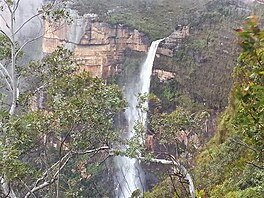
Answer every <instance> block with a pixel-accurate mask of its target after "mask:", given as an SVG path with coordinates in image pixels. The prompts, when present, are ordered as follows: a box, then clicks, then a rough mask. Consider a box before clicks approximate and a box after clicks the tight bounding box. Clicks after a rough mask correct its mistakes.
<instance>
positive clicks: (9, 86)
mask: <svg viewBox="0 0 264 198" xmlns="http://www.w3.org/2000/svg"><path fill="white" fill-rule="evenodd" d="M0 72H1V74H2V76H3V77H4V79H5V82H6V85H7V86H8V88H9V89H10V91H12V87H11V85H10V83H9V82H8V80H7V77H6V75H5V74H4V72H3V71H2V70H0Z"/></svg>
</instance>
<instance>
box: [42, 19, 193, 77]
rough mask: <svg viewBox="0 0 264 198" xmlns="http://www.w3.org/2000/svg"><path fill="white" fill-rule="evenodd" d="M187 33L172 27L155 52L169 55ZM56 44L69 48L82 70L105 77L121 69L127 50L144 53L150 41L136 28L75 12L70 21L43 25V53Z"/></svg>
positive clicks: (186, 28) (52, 49)
mask: <svg viewBox="0 0 264 198" xmlns="http://www.w3.org/2000/svg"><path fill="white" fill-rule="evenodd" d="M188 35H189V27H185V26H184V27H181V28H180V29H178V30H175V31H174V32H173V33H172V34H171V35H170V36H169V37H167V38H166V39H165V40H164V42H163V43H161V45H160V47H159V48H158V50H157V54H159V55H164V56H170V57H172V56H173V54H174V50H175V49H176V48H177V46H178V45H179V42H180V41H181V40H182V39H184V38H185V37H186V36H188ZM58 46H64V47H66V48H68V49H70V50H72V51H73V52H74V56H75V58H76V60H77V61H78V62H79V63H80V64H81V65H83V69H84V70H87V71H89V72H91V74H92V75H93V76H97V77H100V78H105V77H107V76H109V75H111V74H113V73H114V72H116V71H118V70H119V69H120V68H121V65H122V63H123V61H124V58H125V57H124V56H125V51H126V50H132V51H137V52H143V53H147V51H148V46H149V41H148V38H147V37H146V35H144V34H143V33H140V32H139V31H138V30H136V29H131V28H129V27H127V26H124V25H121V24H118V25H110V24H108V23H104V22H97V21H95V20H94V18H91V17H89V16H85V15H84V16H82V17H80V16H78V15H76V16H74V18H73V22H72V23H71V24H67V23H66V22H65V23H62V24H56V25H54V24H52V25H51V24H45V35H44V39H43V52H44V53H51V52H53V51H54V50H55V49H56V48H57V47H58Z"/></svg>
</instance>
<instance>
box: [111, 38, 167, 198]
mask: <svg viewBox="0 0 264 198" xmlns="http://www.w3.org/2000/svg"><path fill="white" fill-rule="evenodd" d="M162 40H163V39H160V40H157V41H154V42H152V44H151V46H150V48H149V52H148V56H147V59H146V61H145V62H144V64H143V65H142V67H141V69H140V80H139V82H138V83H137V84H133V85H131V86H129V87H126V91H125V98H126V99H127V101H128V104H129V107H128V108H127V109H126V111H125V117H126V120H127V122H128V129H127V132H126V133H124V134H123V135H124V139H130V138H131V137H133V135H134V133H135V131H134V126H135V122H136V121H138V120H140V121H141V122H142V124H143V126H145V122H146V118H147V112H143V113H140V112H141V111H139V110H138V108H137V106H138V99H137V96H138V94H139V93H141V94H148V93H149V87H150V77H151V73H152V67H153V62H154V59H155V55H156V51H157V48H158V45H159V43H160V42H161V41H162ZM144 108H148V103H147V102H145V104H144ZM115 163H116V166H117V173H116V178H115V181H116V183H117V187H116V197H117V198H128V197H130V196H131V194H132V193H133V192H134V191H135V190H137V189H138V190H140V191H141V192H144V190H145V175H144V172H143V171H142V169H141V166H140V161H139V160H137V159H132V158H128V157H122V156H118V157H116V158H115Z"/></svg>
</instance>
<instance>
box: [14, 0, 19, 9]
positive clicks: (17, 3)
mask: <svg viewBox="0 0 264 198" xmlns="http://www.w3.org/2000/svg"><path fill="white" fill-rule="evenodd" d="M19 3H20V0H18V1H17V2H16V5H15V7H14V10H13V12H16V11H17V8H18V6H19Z"/></svg>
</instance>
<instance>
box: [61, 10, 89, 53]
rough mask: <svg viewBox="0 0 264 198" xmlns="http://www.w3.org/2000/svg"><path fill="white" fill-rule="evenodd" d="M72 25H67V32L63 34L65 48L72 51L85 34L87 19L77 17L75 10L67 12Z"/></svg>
mask: <svg viewBox="0 0 264 198" xmlns="http://www.w3.org/2000/svg"><path fill="white" fill-rule="evenodd" d="M68 12H69V14H70V16H71V19H72V23H71V24H70V25H68V30H67V31H66V32H65V34H66V35H65V38H64V39H65V41H66V43H65V46H64V47H65V48H67V49H69V50H72V51H73V50H74V48H75V47H76V45H77V44H79V43H80V41H81V39H82V37H83V35H84V34H85V28H86V25H87V17H86V16H79V15H78V13H77V11H76V10H70V9H69V10H68Z"/></svg>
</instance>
